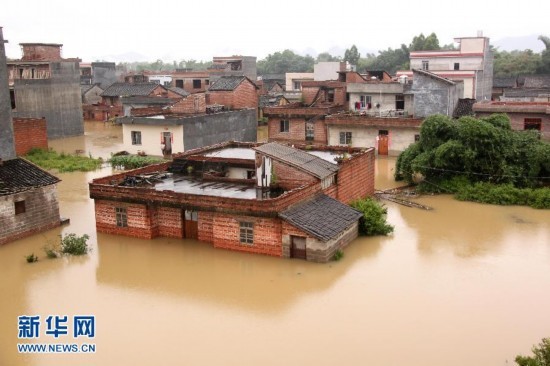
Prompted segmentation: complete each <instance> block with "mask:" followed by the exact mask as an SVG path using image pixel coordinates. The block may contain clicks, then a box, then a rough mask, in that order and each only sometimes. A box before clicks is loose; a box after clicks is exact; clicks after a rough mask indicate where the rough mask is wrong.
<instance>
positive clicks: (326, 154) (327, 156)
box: [306, 150, 344, 164]
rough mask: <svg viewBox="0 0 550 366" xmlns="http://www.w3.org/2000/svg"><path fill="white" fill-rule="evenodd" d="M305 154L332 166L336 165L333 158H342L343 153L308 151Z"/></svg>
mask: <svg viewBox="0 0 550 366" xmlns="http://www.w3.org/2000/svg"><path fill="white" fill-rule="evenodd" d="M306 152H307V153H309V154H311V155H315V156H317V157H318V158H321V159H323V160H326V161H328V162H329V163H333V164H334V163H336V161H335V160H334V158H336V157H338V156H342V155H343V153H344V152H343V151H342V152H336V151H320V150H308V151H306Z"/></svg>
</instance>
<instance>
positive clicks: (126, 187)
mask: <svg viewBox="0 0 550 366" xmlns="http://www.w3.org/2000/svg"><path fill="white" fill-rule="evenodd" d="M373 193H374V149H372V148H370V149H353V148H348V147H346V148H327V147H324V148H322V150H307V152H306V150H300V149H298V148H294V147H290V146H287V145H283V144H280V143H277V142H271V143H267V144H263V145H262V144H257V143H237V142H226V143H223V144H217V145H212V146H208V147H203V148H199V149H194V150H190V151H187V152H184V153H180V154H177V155H176V156H174V159H173V161H171V162H166V163H162V164H156V165H151V166H148V167H145V168H141V169H136V170H132V171H128V172H124V173H121V174H117V175H113V176H109V177H104V178H98V179H94V180H93V181H92V182H91V183H90V197H91V198H92V199H94V200H95V215H96V228H97V231H98V232H102V233H109V234H118V235H127V236H133V237H140V238H148V239H151V238H155V237H159V236H160V237H171V238H191V239H197V240H201V241H205V242H209V243H212V244H213V245H214V247H216V248H226V249H232V250H238V251H243V252H250V253H260V254H267V255H272V256H278V257H286V258H289V257H296V258H302V259H306V260H309V261H316V262H326V261H328V260H330V259H331V258H332V257H333V255H334V253H335V252H336V251H337V250H338V249H340V248H342V247H344V246H346V245H347V244H349V243H350V242H351V241H352V240H353V239H355V238H356V237H357V235H358V221H359V218H360V217H361V213H360V212H358V211H356V210H354V209H353V208H351V207H349V206H348V205H347V203H349V202H351V201H353V200H355V199H358V198H362V197H365V196H368V195H372V194H373Z"/></svg>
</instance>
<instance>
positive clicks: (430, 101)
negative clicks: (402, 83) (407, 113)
mask: <svg viewBox="0 0 550 366" xmlns="http://www.w3.org/2000/svg"><path fill="white" fill-rule="evenodd" d="M413 75H414V80H413V83H412V87H411V90H410V92H411V93H412V94H413V111H412V114H413V115H414V116H415V117H416V118H425V117H428V116H431V115H432V114H443V115H446V116H449V117H452V116H453V112H454V110H455V108H456V106H457V104H458V100H459V98H461V95H463V93H464V92H463V90H464V84H463V82H462V81H452V80H449V79H446V78H443V77H441V76H439V75H437V74H435V73H432V72H429V71H425V70H416V69H415V70H413Z"/></svg>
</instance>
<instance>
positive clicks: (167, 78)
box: [149, 75, 172, 86]
mask: <svg viewBox="0 0 550 366" xmlns="http://www.w3.org/2000/svg"><path fill="white" fill-rule="evenodd" d="M149 81H150V82H151V83H153V82H158V83H159V84H160V85H163V86H167V85H170V83H171V82H172V75H149Z"/></svg>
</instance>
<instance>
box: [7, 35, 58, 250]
mask: <svg viewBox="0 0 550 366" xmlns="http://www.w3.org/2000/svg"><path fill="white" fill-rule="evenodd" d="M4 43H5V41H4V36H3V30H2V28H1V27H0V130H1V131H2V133H1V134H0V245H1V244H5V243H8V242H11V241H14V240H17V239H20V238H23V237H26V236H29V235H33V234H36V233H39V232H42V231H45V230H48V229H51V228H53V227H56V226H59V225H60V224H61V219H60V217H59V205H58V201H57V183H58V182H59V179H58V178H56V177H54V176H53V175H51V174H50V173H48V172H46V171H44V170H42V169H40V168H38V167H37V166H36V165H34V164H31V163H30V162H28V161H27V160H25V159H21V158H17V157H16V156H15V154H16V149H17V148H18V147H20V148H24V146H22V145H19V144H17V143H16V138H17V139H22V138H24V135H25V131H24V130H25V126H27V127H28V126H32V125H33V121H29V120H25V121H23V122H21V123H19V121H18V123H17V128H16V129H15V133H14V128H13V124H12V116H11V105H10V97H9V95H10V94H9V89H8V78H7V75H8V70H7V66H6V50H5V46H4ZM23 72H24V70H23ZM40 121H41V122H42V125H43V127H44V131H45V120H40ZM33 130H34V129H33Z"/></svg>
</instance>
